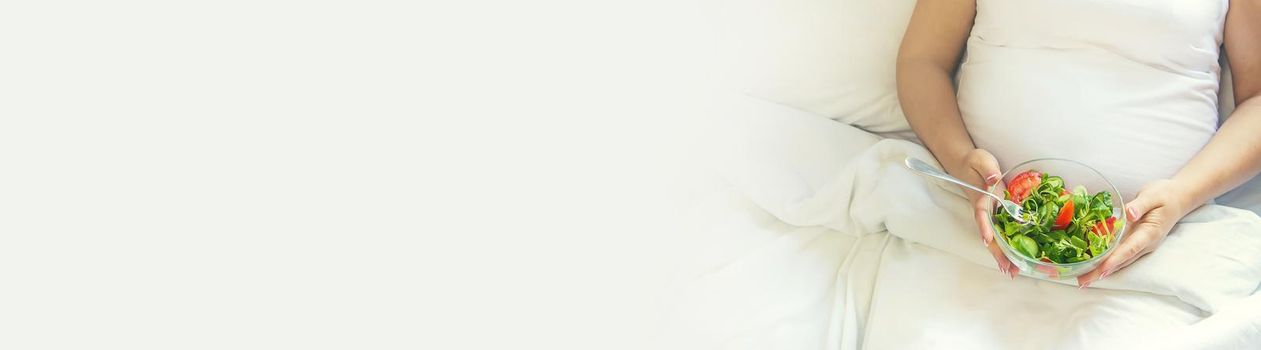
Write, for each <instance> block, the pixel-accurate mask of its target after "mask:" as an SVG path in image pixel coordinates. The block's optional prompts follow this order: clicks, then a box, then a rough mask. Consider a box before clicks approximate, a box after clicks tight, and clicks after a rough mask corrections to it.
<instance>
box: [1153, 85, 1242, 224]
mask: <svg viewBox="0 0 1261 350" xmlns="http://www.w3.org/2000/svg"><path fill="white" fill-rule="evenodd" d="M1259 134H1261V98H1256V97H1254V98H1250V99H1248V100H1246V101H1244V102H1243V103H1242V104H1240V105H1239V106H1237V107H1236V108H1235V111H1234V113H1231V115H1230V118H1229V119H1227V120H1226V122H1225V123H1224V124H1222V126H1221V128H1219V129H1218V131H1217V134H1216V135H1214V136H1213V138H1212V139H1211V140H1209V143H1208V145H1205V146H1204V149H1202V150H1200V152H1199V153H1197V154H1196V155H1195V157H1193V158H1191V161H1190V162H1188V163H1187V165H1186V166H1183V167H1182V169H1181V170H1179V171H1178V173H1177V175H1174V177H1173V180H1174V181H1175V182H1177V183H1178V184H1179V186H1180V187H1182V188H1183V189H1184V191H1182V193H1181V194H1180V195H1181V200H1182V201H1183V203H1184V204H1185V205H1183V208H1186V210H1187V211H1190V210H1192V209H1195V208H1196V207H1199V206H1200V205H1202V204H1204V203H1205V202H1207V201H1208V200H1210V199H1213V198H1216V197H1217V196H1220V195H1222V194H1223V193H1226V191H1229V190H1231V189H1232V188H1235V187H1237V186H1239V185H1240V184H1242V183H1244V182H1246V181H1248V179H1250V178H1252V177H1253V176H1256V175H1257V173H1258V172H1261V137H1258V135H1259Z"/></svg>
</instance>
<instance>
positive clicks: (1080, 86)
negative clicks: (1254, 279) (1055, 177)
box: [897, 0, 1261, 287]
mask: <svg viewBox="0 0 1261 350" xmlns="http://www.w3.org/2000/svg"><path fill="white" fill-rule="evenodd" d="M1219 55H1225V57H1226V58H1227V60H1226V61H1228V62H1230V63H1229V64H1230V69H1231V71H1232V75H1233V79H1232V80H1233V81H1225V82H1219V80H1220V79H1219V77H1220V71H1221V67H1220V66H1219V63H1218V62H1219ZM897 64H898V65H897V82H898V94H899V98H900V100H901V104H902V108H903V110H904V111H905V112H906V117H907V120H908V121H909V122H910V124H911V127H912V128H913V129H914V131H915V133H916V134H917V135H918V136H919V138H920V140H921V141H922V142H923V143H924V145H925V146H927V147H928V149H929V150H930V151H932V153H933V155H934V156H935V157H936V158H937V160H938V162H940V163H941V164H942V166H943V167H944V168H945V169H946V170H947V171H948V172H949V173H950V174H951V175H954V176H956V177H958V178H960V179H964V180H965V181H970V182H972V183H973V184H975V185H982V184H984V185H990V184H994V183H996V182H997V181H999V180H1000V178H999V177H1000V173H1001V170H1002V169H1008V168H1010V167H1011V166H1013V165H1015V164H1016V163H1017V162H1021V161H1025V160H1029V159H1033V158H1041V157H1058V158H1069V159H1075V160H1078V161H1082V162H1084V163H1086V164H1090V165H1091V166H1092V167H1095V168H1096V169H1098V170H1099V171H1101V172H1103V173H1104V174H1105V175H1107V176H1108V177H1109V178H1110V179H1111V180H1113V182H1114V183H1115V184H1116V185H1117V188H1118V189H1119V190H1120V192H1121V194H1122V196H1123V197H1124V199H1126V200H1127V201H1128V202H1127V204H1126V206H1125V210H1126V211H1127V214H1128V215H1129V217H1130V218H1131V220H1133V221H1132V222H1131V223H1129V224H1130V225H1133V226H1131V227H1133V230H1132V231H1131V234H1129V235H1128V236H1127V237H1125V239H1124V240H1123V241H1122V242H1120V243H1119V246H1117V249H1116V252H1115V253H1114V254H1112V255H1110V256H1109V257H1108V258H1106V260H1105V261H1104V262H1103V263H1102V264H1100V265H1099V267H1098V268H1096V269H1095V270H1094V271H1091V272H1090V273H1087V274H1085V275H1082V276H1080V277H1078V284H1079V285H1080V286H1082V287H1086V286H1088V285H1089V284H1090V283H1091V282H1094V281H1097V280H1099V279H1101V278H1106V277H1108V275H1109V274H1112V273H1114V272H1116V271H1117V270H1118V269H1121V268H1124V267H1125V266H1127V265H1129V264H1130V263H1133V262H1134V261H1135V260H1136V259H1138V258H1140V257H1142V256H1143V255H1144V254H1146V253H1148V252H1151V251H1152V250H1154V249H1157V247H1158V246H1159V245H1160V243H1161V241H1162V240H1163V239H1164V237H1165V236H1166V235H1167V234H1169V231H1170V230H1171V229H1172V228H1173V226H1174V224H1175V223H1177V221H1178V220H1180V219H1181V218H1182V217H1183V216H1185V215H1187V213H1189V212H1190V211H1192V210H1193V209H1195V208H1197V207H1199V206H1200V205H1202V204H1204V203H1207V202H1209V201H1211V200H1212V199H1213V198H1215V197H1217V196H1218V195H1221V194H1222V193H1225V192H1226V191H1228V190H1230V189H1232V188H1234V187H1236V186H1239V185H1240V184H1242V183H1244V182H1245V181H1247V180H1248V179H1249V178H1251V177H1252V176H1254V175H1256V174H1257V173H1258V172H1259V171H1261V98H1257V96H1259V95H1261V0H920V1H919V3H918V4H917V5H916V6H915V12H914V14H913V15H912V17H911V22H910V24H909V26H908V27H907V31H906V35H905V37H904V39H903V40H902V48H901V51H900V52H899V54H898V62H897ZM952 78H957V79H958V80H957V87H958V90H957V91H956V82H955V81H952ZM1223 83H1224V84H1233V88H1234V94H1235V104H1236V106H1237V107H1236V109H1235V111H1234V112H1233V113H1232V114H1231V115H1230V116H1229V118H1227V119H1226V121H1225V122H1224V123H1222V124H1221V125H1220V127H1219V126H1218V111H1217V104H1218V98H1217V93H1218V90H1219V87H1220V84H1223ZM970 196H971V197H970V198H971V200H972V201H973V203H974V206H973V207H974V209H975V211H976V215H975V216H976V221H977V226H979V227H980V233H981V240H982V241H983V242H984V243H985V244H986V246H987V247H988V248H989V251H990V253H991V254H993V256H994V259H995V260H996V261H997V262H998V267H999V269H1000V270H1001V271H1002V272H1003V273H1004V274H1008V275H1009V276H1011V277H1013V278H1014V277H1015V275H1016V274H1017V273H1019V271H1018V270H1017V268H1016V267H1015V266H1013V265H1012V264H1011V263H1010V262H1009V261H1007V259H1006V258H1005V257H1003V253H1002V252H1001V251H1000V250H999V248H998V246H997V245H996V244H992V243H993V240H994V232H993V230H992V229H991V228H990V225H989V224H988V223H987V219H986V213H987V212H988V211H989V205H990V204H989V202H990V201H989V200H984V198H985V197H982V196H981V195H979V194H970Z"/></svg>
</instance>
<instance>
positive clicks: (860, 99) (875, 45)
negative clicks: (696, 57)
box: [723, 0, 915, 134]
mask: <svg viewBox="0 0 1261 350" xmlns="http://www.w3.org/2000/svg"><path fill="white" fill-rule="evenodd" d="M914 7H915V1H914V0H778V1H777V0H734V1H729V2H724V3H723V10H724V15H725V16H724V18H725V19H726V20H727V22H726V28H725V30H724V35H725V36H724V38H723V39H724V42H725V43H726V45H725V46H726V47H727V49H728V54H727V55H726V58H727V59H730V60H732V62H728V63H734V64H735V66H734V67H732V68H733V69H734V70H733V73H735V76H732V77H729V78H733V79H735V80H736V81H735V82H734V83H735V84H737V86H736V87H737V88H738V89H740V90H742V91H744V92H745V93H747V94H749V95H752V96H754V97H758V98H762V99H765V100H769V101H772V102H777V103H780V104H784V105H787V106H789V107H793V108H797V109H801V110H805V111H808V112H812V113H815V114H819V115H823V116H827V117H829V118H832V119H835V120H838V121H841V122H844V123H847V124H850V125H853V126H856V127H859V128H862V129H864V130H867V131H870V132H877V133H904V134H905V133H909V131H910V126H909V125H908V124H907V123H906V117H904V116H903V114H902V109H901V107H900V106H899V105H898V99H897V85H896V83H895V81H894V78H895V71H894V69H895V65H896V60H897V53H898V46H899V44H900V43H901V41H902V34H903V32H905V31H906V24H907V22H908V21H909V20H910V16H911V11H912V10H913V9H914Z"/></svg>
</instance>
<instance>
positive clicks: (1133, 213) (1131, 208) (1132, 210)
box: [1125, 206, 1138, 220]
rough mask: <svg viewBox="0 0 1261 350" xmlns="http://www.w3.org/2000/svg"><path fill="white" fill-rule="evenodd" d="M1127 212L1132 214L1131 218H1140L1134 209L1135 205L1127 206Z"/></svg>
mask: <svg viewBox="0 0 1261 350" xmlns="http://www.w3.org/2000/svg"><path fill="white" fill-rule="evenodd" d="M1125 214H1127V215H1129V216H1130V220H1135V219H1138V213H1137V212H1135V211H1134V207H1131V206H1126V207H1125Z"/></svg>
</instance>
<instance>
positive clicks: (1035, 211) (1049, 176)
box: [990, 159, 1126, 279]
mask: <svg viewBox="0 0 1261 350" xmlns="http://www.w3.org/2000/svg"><path fill="white" fill-rule="evenodd" d="M1052 171H1054V172H1052ZM1058 173H1063V174H1066V175H1065V176H1059V175H1057V174H1058ZM1066 178H1067V179H1073V180H1077V181H1078V182H1071V181H1068V180H1066ZM1003 179H1004V180H1005V181H1001V182H1000V183H999V184H996V185H994V186H992V187H991V188H990V192H991V193H994V194H998V195H1001V196H1002V197H1003V198H1005V199H1007V200H1010V201H1012V202H1014V203H1016V204H1018V205H1020V206H1021V208H1022V209H1023V211H1022V213H1021V214H1020V215H1022V216H1023V218H1022V219H1024V220H1023V221H1024V222H1025V223H1021V220H1016V218H1013V217H1012V216H1011V214H1008V213H1007V212H1006V211H1004V210H1002V209H999V208H998V206H995V207H996V208H995V210H994V211H993V212H992V214H991V222H992V223H993V225H994V232H995V235H996V236H998V238H999V239H997V241H998V242H999V247H1000V248H1001V249H1002V250H1003V253H1004V254H1005V255H1006V256H1007V258H1008V260H1011V261H1012V263H1014V264H1016V266H1017V267H1019V268H1020V270H1021V273H1023V274H1027V275H1032V276H1036V277H1043V278H1050V279H1065V278H1070V277H1075V276H1078V275H1081V274H1084V273H1086V272H1088V271H1090V270H1092V269H1094V267H1095V266H1097V265H1098V264H1099V263H1100V262H1102V261H1103V257H1104V256H1106V255H1107V254H1108V253H1110V252H1111V250H1112V248H1113V247H1114V246H1115V245H1116V243H1117V242H1119V241H1120V239H1121V237H1122V236H1123V234H1124V228H1125V221H1126V218H1125V213H1124V210H1121V208H1122V203H1121V199H1120V195H1119V194H1118V193H1117V191H1116V188H1115V187H1114V186H1112V184H1111V183H1110V182H1108V181H1107V179H1104V178H1103V175H1102V174H1099V172H1098V171H1095V170H1094V169H1093V168H1090V167H1089V166H1086V165H1085V164H1081V163H1078V162H1075V161H1071V160H1067V159H1037V160H1032V161H1028V162H1025V163H1021V164H1020V165H1017V166H1016V167H1014V168H1012V169H1011V170H1010V171H1008V174H1005V175H1004V177H1003ZM1082 183H1087V184H1089V185H1092V187H1094V188H1095V189H1096V190H1099V191H1097V192H1091V191H1090V187H1087V186H1085V185H1083V184H1082ZM1070 186H1071V187H1070ZM999 191H1001V192H999Z"/></svg>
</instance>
